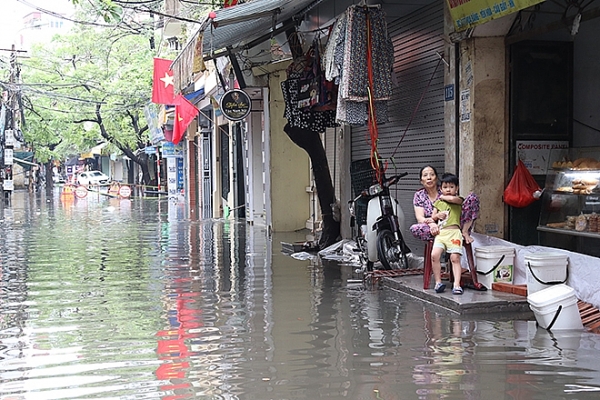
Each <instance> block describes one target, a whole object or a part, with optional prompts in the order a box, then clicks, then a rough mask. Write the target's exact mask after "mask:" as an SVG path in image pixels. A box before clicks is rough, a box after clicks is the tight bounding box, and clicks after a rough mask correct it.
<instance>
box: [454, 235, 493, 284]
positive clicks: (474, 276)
mask: <svg viewBox="0 0 600 400" xmlns="http://www.w3.org/2000/svg"><path fill="white" fill-rule="evenodd" d="M463 246H464V248H465V254H466V256H467V263H468V264H469V275H470V278H471V281H472V283H473V287H472V289H475V290H480V291H484V290H487V288H486V287H485V286H483V285H482V284H481V283H479V280H478V279H477V269H476V268H475V260H474V259H473V246H472V245H471V243H464V244H463ZM449 272H450V281H451V282H454V274H453V272H452V267H450V268H449ZM462 278H465V279H467V280H468V278H469V276H467V277H465V276H464V275H463V276H462ZM461 286H462V283H461Z"/></svg>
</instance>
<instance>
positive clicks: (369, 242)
mask: <svg viewBox="0 0 600 400" xmlns="http://www.w3.org/2000/svg"><path fill="white" fill-rule="evenodd" d="M406 175H408V173H406V172H404V173H401V174H399V175H394V176H392V177H390V178H387V179H386V178H385V176H384V177H383V178H382V179H381V183H379V182H377V183H374V184H373V185H371V186H370V187H369V188H368V189H364V190H362V191H361V193H360V194H359V195H358V196H357V197H356V198H354V199H353V200H351V201H349V202H348V203H349V210H350V226H351V228H352V230H353V236H354V240H355V242H356V247H357V248H356V251H357V252H358V254H359V259H360V260H361V263H362V265H363V266H364V267H366V270H367V271H372V270H373V266H374V265H375V263H376V262H377V261H379V262H381V265H382V266H383V268H384V269H386V270H392V269H403V268H408V259H407V257H406V252H405V250H404V249H405V248H406V245H405V243H404V239H403V237H402V230H403V228H404V212H403V211H402V208H401V207H400V205H399V204H398V201H397V200H396V199H395V198H394V197H393V196H392V195H391V193H390V186H392V185H395V184H396V183H397V182H398V181H399V180H400V179H401V178H403V177H405V176H406ZM365 203H366V218H362V219H363V220H364V224H358V223H357V220H358V219H359V218H357V208H360V205H363V207H364V204H365Z"/></svg>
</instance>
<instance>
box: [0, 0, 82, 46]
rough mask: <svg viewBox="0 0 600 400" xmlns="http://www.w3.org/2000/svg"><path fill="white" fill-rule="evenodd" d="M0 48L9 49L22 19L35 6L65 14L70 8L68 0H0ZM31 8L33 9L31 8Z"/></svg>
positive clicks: (20, 26) (21, 25)
mask: <svg viewBox="0 0 600 400" xmlns="http://www.w3.org/2000/svg"><path fill="white" fill-rule="evenodd" d="M0 2H2V12H0V48H1V49H6V48H8V49H10V46H11V44H12V43H14V41H15V40H16V38H17V35H18V32H19V29H21V28H22V27H23V17H24V16H25V15H27V14H29V13H30V12H32V11H35V8H33V7H35V6H38V7H41V8H43V9H46V10H50V11H55V12H65V11H67V10H69V9H70V8H71V7H72V3H71V2H70V0H21V1H18V0H0ZM32 6H33V7H32Z"/></svg>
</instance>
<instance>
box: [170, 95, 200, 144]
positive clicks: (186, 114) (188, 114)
mask: <svg viewBox="0 0 600 400" xmlns="http://www.w3.org/2000/svg"><path fill="white" fill-rule="evenodd" d="M196 115H198V109H197V108H196V106H194V105H193V104H192V103H190V102H189V101H188V99H186V98H185V97H183V95H181V94H180V95H179V96H177V97H176V98H175V114H174V120H173V138H172V143H173V144H177V143H179V141H180V140H181V138H182V137H183V135H184V134H185V130H186V129H187V127H188V125H189V124H190V122H192V121H193V120H194V118H196Z"/></svg>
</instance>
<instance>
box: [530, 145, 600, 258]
mask: <svg viewBox="0 0 600 400" xmlns="http://www.w3.org/2000/svg"><path fill="white" fill-rule="evenodd" d="M559 151H561V152H563V153H564V155H562V156H559V157H557V156H556V155H554V156H553V157H551V159H554V160H560V161H554V162H553V163H552V165H549V166H548V169H547V171H548V172H547V175H546V184H545V187H544V191H543V194H542V197H541V201H542V207H541V212H540V222H539V225H538V228H537V229H538V232H539V239H540V240H539V241H540V244H541V245H544V246H550V247H557V248H563V249H566V250H571V251H576V252H578V253H583V254H589V255H593V256H600V241H599V239H600V226H599V223H598V221H599V219H600V186H599V183H600V149H599V148H586V149H568V150H559Z"/></svg>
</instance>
